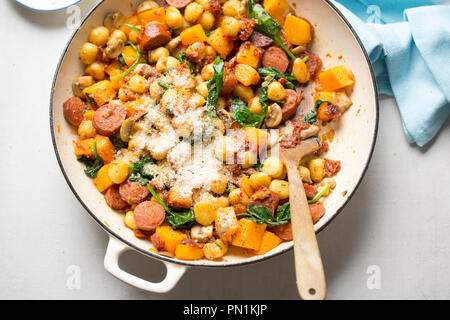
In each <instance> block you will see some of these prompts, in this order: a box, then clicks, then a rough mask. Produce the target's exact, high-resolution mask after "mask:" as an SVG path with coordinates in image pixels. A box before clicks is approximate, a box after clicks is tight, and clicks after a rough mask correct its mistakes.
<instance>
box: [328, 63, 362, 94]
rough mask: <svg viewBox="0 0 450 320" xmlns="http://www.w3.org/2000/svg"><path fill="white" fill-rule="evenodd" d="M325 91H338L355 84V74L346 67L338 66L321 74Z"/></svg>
mask: <svg viewBox="0 0 450 320" xmlns="http://www.w3.org/2000/svg"><path fill="white" fill-rule="evenodd" d="M319 81H320V84H321V85H322V89H323V90H324V91H336V90H338V89H342V88H345V87H348V86H351V85H353V84H354V83H355V80H354V78H353V74H352V73H351V72H350V71H349V70H348V69H347V68H346V67H345V66H337V67H334V68H331V69H328V70H325V71H323V72H321V73H319Z"/></svg>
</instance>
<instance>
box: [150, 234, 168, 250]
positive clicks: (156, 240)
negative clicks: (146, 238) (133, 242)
mask: <svg viewBox="0 0 450 320" xmlns="http://www.w3.org/2000/svg"><path fill="white" fill-rule="evenodd" d="M150 241H151V242H152V244H153V246H154V247H155V249H156V250H158V251H165V246H166V244H165V243H164V240H163V239H162V238H161V237H160V236H159V235H158V234H157V233H154V234H152V236H151V237H150Z"/></svg>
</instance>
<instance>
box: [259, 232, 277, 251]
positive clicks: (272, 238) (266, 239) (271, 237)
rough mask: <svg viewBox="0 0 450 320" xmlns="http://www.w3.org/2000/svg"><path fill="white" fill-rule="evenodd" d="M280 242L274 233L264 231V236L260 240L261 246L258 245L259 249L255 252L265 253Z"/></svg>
mask: <svg viewBox="0 0 450 320" xmlns="http://www.w3.org/2000/svg"><path fill="white" fill-rule="evenodd" d="M280 243H281V239H280V238H279V237H278V236H277V235H276V234H275V233H272V232H270V231H265V232H264V236H263V238H262V241H261V246H260V247H259V250H257V251H256V252H255V253H256V254H265V253H267V252H269V251H270V250H272V249H275V248H276V247H278V245H279V244H280Z"/></svg>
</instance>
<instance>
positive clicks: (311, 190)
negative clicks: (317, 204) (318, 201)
mask: <svg viewBox="0 0 450 320" xmlns="http://www.w3.org/2000/svg"><path fill="white" fill-rule="evenodd" d="M303 188H304V189H305V194H306V198H307V199H308V200H311V199H313V198H314V197H315V196H316V194H317V193H318V191H317V188H316V187H314V186H311V185H309V184H306V183H304V184H303Z"/></svg>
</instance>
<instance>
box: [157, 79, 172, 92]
mask: <svg viewBox="0 0 450 320" xmlns="http://www.w3.org/2000/svg"><path fill="white" fill-rule="evenodd" d="M158 85H159V86H160V87H161V88H163V89H164V91H166V90H168V89H170V88H172V85H171V84H170V83H167V82H165V81H164V80H161V79H158Z"/></svg>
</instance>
